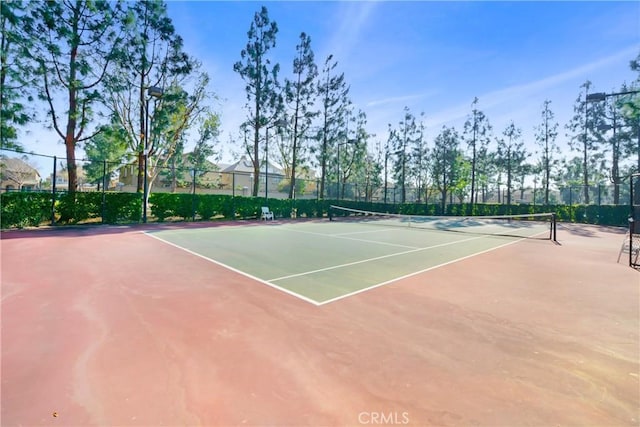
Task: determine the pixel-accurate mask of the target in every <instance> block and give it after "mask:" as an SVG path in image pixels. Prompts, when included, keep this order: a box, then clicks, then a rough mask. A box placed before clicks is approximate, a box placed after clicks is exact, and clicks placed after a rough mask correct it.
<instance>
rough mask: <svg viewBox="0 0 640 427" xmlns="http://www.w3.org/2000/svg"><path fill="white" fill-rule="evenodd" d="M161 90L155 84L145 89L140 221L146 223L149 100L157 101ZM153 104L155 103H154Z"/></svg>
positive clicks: (149, 146) (150, 121)
mask: <svg viewBox="0 0 640 427" xmlns="http://www.w3.org/2000/svg"><path fill="white" fill-rule="evenodd" d="M163 93H164V92H163V90H162V89H161V88H159V87H155V86H151V87H149V88H148V89H147V94H148V95H149V96H148V97H147V101H146V105H145V108H146V109H145V113H146V117H145V127H144V131H145V141H144V142H145V147H144V193H143V197H142V199H143V200H142V222H144V223H146V222H147V199H148V198H149V178H148V172H147V170H148V167H147V164H148V163H149V154H150V151H151V148H152V144H151V141H149V124H150V123H153V121H152V120H150V114H149V101H150V100H151V98H152V97H153V98H155V101H156V102H157V101H158V99H159V98H161V97H162V94H163ZM154 105H155V104H154ZM153 113H154V114H155V106H154V109H153Z"/></svg>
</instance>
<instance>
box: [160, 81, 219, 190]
mask: <svg viewBox="0 0 640 427" xmlns="http://www.w3.org/2000/svg"><path fill="white" fill-rule="evenodd" d="M183 83H185V82H183V81H178V79H175V80H174V81H173V82H172V83H171V84H170V85H169V86H168V87H167V89H166V90H165V91H164V95H163V96H162V98H161V99H159V100H158V104H157V105H156V107H155V108H154V113H153V116H151V120H150V122H149V123H150V124H149V127H150V129H149V145H148V153H149V157H148V161H149V168H148V169H149V170H148V173H149V176H150V179H149V183H148V185H149V188H151V186H152V184H153V182H154V181H155V179H156V178H157V177H158V175H159V174H160V172H161V171H162V170H164V169H165V168H167V167H174V169H175V170H177V169H178V168H179V166H180V163H182V161H183V159H182V155H183V151H184V146H185V142H186V139H187V134H188V132H189V130H190V129H192V127H193V126H194V125H195V124H197V123H198V122H199V120H202V119H203V118H206V117H207V116H208V114H210V109H209V106H208V105H207V104H206V103H205V102H204V101H205V100H206V99H209V98H211V97H212V96H213V94H211V93H210V92H209V91H208V84H209V76H208V75H207V74H206V73H201V74H200V75H199V76H198V79H197V81H196V82H193V84H189V86H192V87H193V88H192V89H191V90H190V91H189V90H187V89H186V88H185V86H186V85H183Z"/></svg>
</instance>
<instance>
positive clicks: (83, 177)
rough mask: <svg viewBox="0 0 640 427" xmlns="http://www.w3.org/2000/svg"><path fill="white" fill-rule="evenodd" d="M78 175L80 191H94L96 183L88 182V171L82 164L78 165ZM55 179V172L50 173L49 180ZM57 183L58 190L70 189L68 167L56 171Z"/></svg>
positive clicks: (78, 188)
mask: <svg viewBox="0 0 640 427" xmlns="http://www.w3.org/2000/svg"><path fill="white" fill-rule="evenodd" d="M76 176H77V178H78V187H77V190H78V191H94V190H96V189H97V185H96V184H92V183H89V182H87V172H86V171H85V170H84V168H83V167H82V165H80V164H77V165H76ZM53 180H54V177H53V174H51V175H49V181H50V182H53ZM55 183H56V189H57V190H58V191H65V190H68V189H69V172H68V169H67V168H66V167H63V168H61V169H58V170H57V171H56V176H55Z"/></svg>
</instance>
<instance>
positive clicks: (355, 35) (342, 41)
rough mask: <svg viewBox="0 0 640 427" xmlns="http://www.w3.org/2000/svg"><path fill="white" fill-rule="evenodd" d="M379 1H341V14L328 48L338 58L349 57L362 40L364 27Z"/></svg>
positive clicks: (338, 11) (339, 11)
mask: <svg viewBox="0 0 640 427" xmlns="http://www.w3.org/2000/svg"><path fill="white" fill-rule="evenodd" d="M377 4H378V3H377V2H373V1H366V2H339V3H337V5H339V6H340V7H339V8H337V12H336V13H337V14H338V15H339V17H338V21H337V24H336V25H335V27H336V30H335V32H334V33H333V35H332V37H331V39H330V41H329V42H328V43H327V46H326V50H327V52H329V53H332V54H333V55H334V56H335V57H336V58H348V57H349V56H350V53H351V52H352V50H353V49H355V48H356V47H357V45H358V43H359V42H360V40H361V34H362V31H363V30H364V28H365V27H366V26H367V25H368V24H369V22H370V19H371V15H372V13H373V11H374V9H375V8H376V7H377Z"/></svg>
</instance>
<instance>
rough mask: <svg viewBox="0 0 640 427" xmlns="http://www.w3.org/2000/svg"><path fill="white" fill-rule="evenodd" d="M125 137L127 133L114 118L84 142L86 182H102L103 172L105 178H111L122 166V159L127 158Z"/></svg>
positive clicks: (127, 136) (127, 135)
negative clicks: (86, 160) (87, 161)
mask: <svg viewBox="0 0 640 427" xmlns="http://www.w3.org/2000/svg"><path fill="white" fill-rule="evenodd" d="M127 138H129V134H128V133H127V132H126V130H125V129H124V128H123V127H122V126H121V125H120V123H119V121H118V120H117V118H114V120H112V122H111V123H110V124H109V125H104V126H102V128H101V129H100V132H99V133H98V134H97V135H95V136H94V137H93V138H92V139H90V140H88V141H87V142H86V144H85V146H84V152H85V154H86V155H87V158H88V159H89V163H88V164H86V165H85V167H84V169H85V172H86V176H87V180H88V182H102V181H103V178H104V175H105V173H106V176H107V178H111V177H112V176H113V174H114V172H115V171H116V170H117V169H118V168H119V167H120V166H122V161H123V160H125V159H126V158H127V148H128V146H129V144H128V142H127ZM106 185H108V181H107V182H106Z"/></svg>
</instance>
